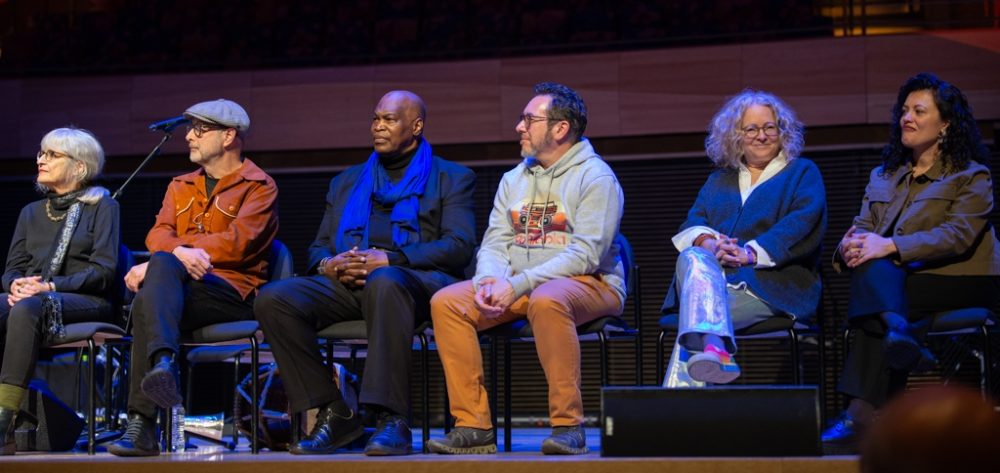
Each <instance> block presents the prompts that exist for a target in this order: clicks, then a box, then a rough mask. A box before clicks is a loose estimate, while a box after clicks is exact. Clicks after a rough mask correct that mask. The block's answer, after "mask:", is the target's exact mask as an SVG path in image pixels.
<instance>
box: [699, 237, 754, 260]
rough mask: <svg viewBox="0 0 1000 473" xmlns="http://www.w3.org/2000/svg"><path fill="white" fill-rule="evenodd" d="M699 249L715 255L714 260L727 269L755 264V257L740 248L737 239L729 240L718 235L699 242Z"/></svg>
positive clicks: (743, 248) (748, 251)
mask: <svg viewBox="0 0 1000 473" xmlns="http://www.w3.org/2000/svg"><path fill="white" fill-rule="evenodd" d="M701 247H702V248H704V249H706V250H708V251H710V252H711V253H712V254H714V255H715V259H717V260H719V263H720V264H721V265H723V266H725V267H727V268H739V267H740V266H746V265H748V264H751V263H756V261H757V258H756V255H751V254H750V250H748V249H746V248H745V247H743V246H740V244H739V239H737V238H730V237H728V236H726V235H723V234H719V237H718V238H708V239H706V240H705V241H703V242H701Z"/></svg>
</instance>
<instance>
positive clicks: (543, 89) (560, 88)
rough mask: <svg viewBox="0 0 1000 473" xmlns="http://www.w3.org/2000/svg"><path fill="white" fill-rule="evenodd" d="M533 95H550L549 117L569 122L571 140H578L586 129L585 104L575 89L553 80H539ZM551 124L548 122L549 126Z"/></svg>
mask: <svg viewBox="0 0 1000 473" xmlns="http://www.w3.org/2000/svg"><path fill="white" fill-rule="evenodd" d="M534 92H535V95H536V96H538V95H548V96H550V97H552V104H551V105H550V106H549V112H548V113H549V118H554V119H556V120H566V121H567V122H569V132H570V135H571V136H572V137H573V141H580V138H581V137H583V132H584V131H587V105H585V104H584V103H583V99H582V98H580V95H579V94H577V93H576V91H575V90H573V89H571V88H569V87H566V86H565V85H562V84H557V83H555V82H541V83H539V84H535V90H534ZM552 126H553V124H552V122H549V127H550V128H551V127H552Z"/></svg>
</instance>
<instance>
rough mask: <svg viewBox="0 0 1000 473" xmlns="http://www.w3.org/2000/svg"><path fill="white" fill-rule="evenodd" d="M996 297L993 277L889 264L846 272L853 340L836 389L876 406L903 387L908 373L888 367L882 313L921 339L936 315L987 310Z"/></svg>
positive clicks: (997, 282)
mask: <svg viewBox="0 0 1000 473" xmlns="http://www.w3.org/2000/svg"><path fill="white" fill-rule="evenodd" d="M998 295H1000V277H997V276H940V275H934V274H913V273H909V272H907V270H906V268H904V267H900V266H898V265H896V264H895V263H893V262H892V261H890V260H888V259H885V258H881V259H876V260H871V261H869V262H867V263H865V264H863V265H861V266H859V267H857V268H854V270H853V271H852V272H851V300H850V303H849V305H848V309H847V317H848V323H849V324H851V326H852V327H853V328H854V337H853V338H852V339H851V341H850V345H849V346H848V348H847V360H846V362H845V363H844V373H843V374H842V375H841V378H840V385H839V387H838V389H839V390H840V391H841V392H843V393H844V394H847V395H848V396H851V397H853V398H860V399H863V400H865V401H868V402H869V403H871V404H872V405H874V406H875V407H880V406H882V405H883V404H885V403H886V401H887V400H889V398H891V397H892V395H893V394H895V393H896V392H898V391H900V390H901V389H903V388H905V387H906V380H907V376H908V375H909V373H908V372H907V371H904V370H894V369H892V368H890V367H889V362H888V360H887V359H886V356H885V349H884V348H883V339H884V338H885V333H886V327H885V324H884V323H883V322H882V320H881V317H880V316H881V314H882V313H883V312H895V313H897V314H900V315H902V316H904V317H906V318H907V319H908V320H909V322H910V332H911V334H912V335H913V336H914V337H915V338H916V339H917V340H918V341H922V340H923V338H924V337H925V336H926V334H927V331H928V329H929V328H930V324H931V322H933V320H931V318H930V317H931V316H932V315H933V314H935V313H939V312H944V311H948V310H955V309H962V308H968V307H986V308H990V309H992V308H993V307H995V305H996V303H997V298H998Z"/></svg>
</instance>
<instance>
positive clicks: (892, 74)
mask: <svg viewBox="0 0 1000 473" xmlns="http://www.w3.org/2000/svg"><path fill="white" fill-rule="evenodd" d="M987 38H989V40H987ZM865 70H866V71H867V89H868V123H884V122H885V121H886V120H888V119H889V117H890V109H891V108H892V104H893V102H895V100H896V92H897V91H898V90H899V86H900V85H902V84H903V82H904V81H906V79H907V78H908V77H911V76H913V75H914V74H916V73H918V72H923V71H927V72H933V73H935V74H937V75H938V76H940V77H941V78H942V79H944V80H947V81H949V82H952V83H953V84H955V85H957V86H958V87H959V88H960V89H962V92H963V93H965V95H966V96H967V97H968V99H969V102H970V103H971V104H972V106H973V109H974V112H975V115H976V118H977V119H979V120H997V119H1000V32H996V33H990V32H986V31H983V32H979V33H977V32H974V31H972V32H963V33H953V34H949V35H944V34H927V35H918V36H909V35H907V36H886V37H877V38H868V39H867V40H866V46H865Z"/></svg>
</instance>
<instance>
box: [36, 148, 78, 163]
mask: <svg viewBox="0 0 1000 473" xmlns="http://www.w3.org/2000/svg"><path fill="white" fill-rule="evenodd" d="M62 158H69V159H76V158H74V157H73V156H72V155H70V154H69V153H60V152H58V151H52V150H51V149H49V150H44V149H40V150H38V154H36V155H35V161H36V162H37V161H38V160H39V159H40V160H42V162H45V163H51V162H52V161H55V160H57V159H62Z"/></svg>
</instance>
